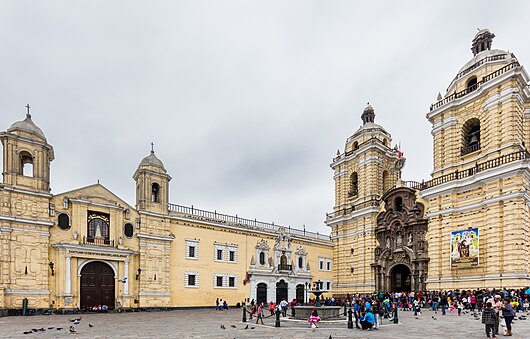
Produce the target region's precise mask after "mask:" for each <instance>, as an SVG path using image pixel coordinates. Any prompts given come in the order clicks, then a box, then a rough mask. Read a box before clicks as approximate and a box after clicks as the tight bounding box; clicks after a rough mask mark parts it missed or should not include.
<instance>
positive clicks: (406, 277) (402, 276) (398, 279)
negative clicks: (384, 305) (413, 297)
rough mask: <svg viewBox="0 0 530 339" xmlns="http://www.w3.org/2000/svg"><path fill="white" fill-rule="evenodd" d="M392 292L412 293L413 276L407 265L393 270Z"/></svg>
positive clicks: (398, 266) (397, 266)
mask: <svg viewBox="0 0 530 339" xmlns="http://www.w3.org/2000/svg"><path fill="white" fill-rule="evenodd" d="M390 279H391V283H390V286H391V287H392V291H394V292H410V291H411V279H412V277H411V275H410V268H409V267H408V266H407V265H403V264H399V265H396V266H394V267H393V268H392V270H391V272H390Z"/></svg>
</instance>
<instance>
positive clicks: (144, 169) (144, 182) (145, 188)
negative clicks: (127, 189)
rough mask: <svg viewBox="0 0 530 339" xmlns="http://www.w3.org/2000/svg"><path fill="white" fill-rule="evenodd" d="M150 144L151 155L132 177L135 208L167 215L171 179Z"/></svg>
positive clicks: (144, 159)
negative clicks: (134, 191)
mask: <svg viewBox="0 0 530 339" xmlns="http://www.w3.org/2000/svg"><path fill="white" fill-rule="evenodd" d="M152 146H153V144H151V154H149V155H148V156H146V157H145V158H143V159H142V161H141V162H140V164H139V165H138V169H136V172H135V173H134V175H133V178H134V180H135V181H136V208H137V209H138V210H140V211H149V212H155V213H161V214H167V211H168V209H167V208H168V203H169V181H171V177H170V176H169V174H167V170H166V168H165V167H164V164H163V163H162V161H160V159H158V158H157V156H156V155H155V151H154V149H153V147H152Z"/></svg>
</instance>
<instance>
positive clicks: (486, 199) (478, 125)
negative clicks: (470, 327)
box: [326, 30, 530, 296]
mask: <svg viewBox="0 0 530 339" xmlns="http://www.w3.org/2000/svg"><path fill="white" fill-rule="evenodd" d="M493 38H494V35H493V34H492V33H491V32H490V31H489V30H481V31H479V32H478V33H477V34H476V36H475V38H474V39H473V41H472V48H471V49H472V52H473V58H472V59H471V60H469V61H468V62H467V63H466V64H465V65H464V66H463V67H462V68H461V69H460V70H459V71H458V72H457V74H456V76H455V77H454V79H453V80H452V81H451V83H450V85H449V87H448V89H447V92H446V94H445V95H444V96H442V95H441V94H439V95H438V101H437V102H435V103H434V104H433V105H432V106H431V107H430V110H429V112H428V113H427V114H426V118H427V119H428V120H429V122H430V123H431V124H432V131H431V134H432V136H433V159H434V163H433V171H432V178H431V179H430V180H428V181H422V182H414V181H403V180H401V169H402V168H403V166H404V164H405V158H404V157H403V156H402V155H403V154H402V153H401V151H400V150H399V149H398V148H396V147H395V148H392V147H391V145H392V140H391V138H390V134H389V133H388V132H386V130H385V129H384V128H383V127H382V126H380V125H377V124H376V123H375V122H374V119H375V111H374V109H373V108H372V107H371V106H370V105H369V106H368V107H367V108H366V109H365V110H364V112H363V113H362V121H363V125H362V126H361V127H360V128H359V129H358V130H357V131H356V132H355V133H354V134H353V135H352V136H351V137H349V138H348V139H347V141H346V144H345V147H344V151H342V152H341V151H338V153H337V156H336V157H335V158H334V159H333V162H332V163H331V168H332V170H333V172H334V180H335V206H334V209H333V211H332V212H331V213H328V214H327V218H326V223H327V224H328V226H330V227H331V235H332V239H333V243H334V249H333V261H334V264H335V270H334V271H333V281H334V283H335V289H334V295H336V296H345V295H347V294H348V293H352V292H368V293H372V292H374V291H414V290H441V289H455V288H458V289H476V288H492V287H496V288H504V287H506V288H523V287H525V286H530V262H529V258H530V223H529V205H530V195H529V186H530V182H529V179H530V153H529V151H528V145H530V87H529V84H530V78H529V76H528V73H527V72H526V70H525V69H524V67H522V66H521V65H520V64H519V62H518V60H517V58H516V57H515V55H514V54H513V53H510V52H508V51H505V50H499V49H492V48H491V46H492V40H493ZM411 152H413V150H411Z"/></svg>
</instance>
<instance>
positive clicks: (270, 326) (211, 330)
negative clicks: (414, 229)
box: [0, 309, 530, 339]
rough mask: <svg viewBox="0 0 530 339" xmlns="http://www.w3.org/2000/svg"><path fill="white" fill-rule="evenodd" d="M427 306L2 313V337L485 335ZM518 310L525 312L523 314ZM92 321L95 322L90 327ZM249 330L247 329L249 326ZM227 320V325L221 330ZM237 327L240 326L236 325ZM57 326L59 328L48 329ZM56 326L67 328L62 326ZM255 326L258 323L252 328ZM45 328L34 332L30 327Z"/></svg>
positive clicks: (526, 324) (469, 322) (524, 330)
mask: <svg viewBox="0 0 530 339" xmlns="http://www.w3.org/2000/svg"><path fill="white" fill-rule="evenodd" d="M433 314H434V313H433V312H432V311H424V312H423V314H422V316H421V318H420V319H414V317H413V316H412V313H411V312H400V313H399V322H400V323H399V324H397V325H395V324H390V323H389V321H388V320H385V321H384V323H383V326H382V327H381V329H379V330H377V331H361V330H358V329H347V323H346V322H335V323H330V324H321V325H320V327H319V328H317V329H315V330H314V331H312V330H311V329H310V328H309V326H308V325H307V322H305V321H299V322H296V321H295V322H293V321H282V323H281V327H280V328H276V327H274V317H270V318H267V319H265V325H256V324H255V320H253V321H252V322H248V323H242V322H241V318H242V310H241V309H231V310H228V311H215V310H198V309H194V310H178V311H168V312H140V313H136V312H135V313H121V314H83V315H82V317H83V318H82V320H81V323H80V324H79V325H74V326H75V328H76V330H77V332H78V333H77V334H74V335H71V334H69V330H68V328H69V326H70V325H71V323H70V322H69V321H68V320H69V319H72V318H74V316H71V315H51V316H31V317H3V318H0V337H1V338H64V337H69V338H275V339H279V338H322V339H328V338H329V336H330V335H331V337H332V338H407V339H410V338H445V339H449V338H465V339H472V338H485V337H486V335H485V334H484V325H482V324H481V321H480V320H475V319H474V317H473V316H472V315H470V314H466V315H463V316H460V317H459V316H457V315H456V314H448V315H446V316H442V315H441V314H440V313H438V314H437V315H436V320H435V319H433V318H432V316H433ZM518 315H521V313H519V314H518ZM528 319H529V320H517V321H515V324H514V327H513V332H514V335H513V337H512V338H530V316H528ZM89 324H92V325H93V327H89ZM247 324H248V325H249V328H248V329H244V327H245V326H246V325H247ZM221 325H224V326H225V327H226V329H221V328H220V327H221ZM232 326H235V328H234V327H232ZM48 327H54V329H48ZM57 327H62V328H63V329H61V330H57V329H56V328H57ZM252 327H254V328H253V329H252ZM40 328H44V329H45V331H38V332H36V333H31V334H23V332H24V331H31V329H40Z"/></svg>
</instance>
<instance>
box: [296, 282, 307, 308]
mask: <svg viewBox="0 0 530 339" xmlns="http://www.w3.org/2000/svg"><path fill="white" fill-rule="evenodd" d="M304 287H305V286H304V285H303V284H298V285H296V301H298V302H299V303H301V304H303V303H304V302H305V298H304V294H305V288H304Z"/></svg>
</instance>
